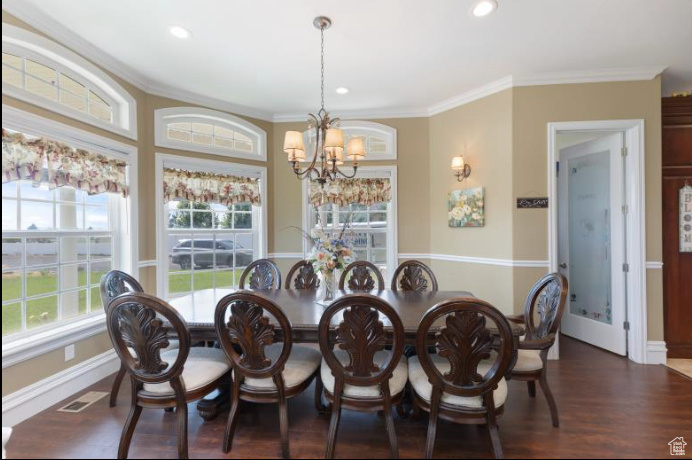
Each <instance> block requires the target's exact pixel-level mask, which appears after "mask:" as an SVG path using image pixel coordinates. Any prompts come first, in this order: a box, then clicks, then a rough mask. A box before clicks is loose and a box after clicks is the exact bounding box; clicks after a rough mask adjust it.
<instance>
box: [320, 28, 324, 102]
mask: <svg viewBox="0 0 692 460" xmlns="http://www.w3.org/2000/svg"><path fill="white" fill-rule="evenodd" d="M320 39H321V44H320V46H321V48H320V61H321V69H320V71H321V84H322V86H321V92H322V100H321V104H322V110H324V26H323V27H320Z"/></svg>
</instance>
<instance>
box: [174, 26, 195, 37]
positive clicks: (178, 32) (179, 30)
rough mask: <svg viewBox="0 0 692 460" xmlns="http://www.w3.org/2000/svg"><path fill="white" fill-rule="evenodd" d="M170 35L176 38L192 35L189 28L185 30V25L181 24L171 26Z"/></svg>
mask: <svg viewBox="0 0 692 460" xmlns="http://www.w3.org/2000/svg"><path fill="white" fill-rule="evenodd" d="M169 30H170V31H171V35H173V36H174V37H176V38H183V39H185V38H190V36H191V35H192V34H191V33H190V31H189V30H187V29H186V28H185V27H181V26H172V27H171V28H170V29H169Z"/></svg>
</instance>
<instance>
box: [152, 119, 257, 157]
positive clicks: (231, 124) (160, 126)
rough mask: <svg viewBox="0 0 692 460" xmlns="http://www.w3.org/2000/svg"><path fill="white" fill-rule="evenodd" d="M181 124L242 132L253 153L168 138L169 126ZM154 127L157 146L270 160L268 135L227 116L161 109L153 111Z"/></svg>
mask: <svg viewBox="0 0 692 460" xmlns="http://www.w3.org/2000/svg"><path fill="white" fill-rule="evenodd" d="M180 122H199V123H209V124H212V125H219V126H223V127H228V128H230V129H233V130H237V131H240V132H242V133H243V134H245V135H247V136H248V137H250V138H251V139H252V142H253V145H252V152H251V153H249V152H245V151H241V150H235V149H224V148H220V147H214V146H207V145H199V144H195V143H193V142H185V141H180V140H177V139H169V138H168V124H169V123H180ZM154 125H155V131H154V142H155V145H156V146H157V147H164V148H170V149H176V150H186V151H188V152H201V153H208V154H211V155H219V156H224V157H230V158H242V159H246V160H258V161H267V133H266V132H265V131H264V130H263V129H262V128H260V127H259V126H256V125H253V124H252V123H250V122H249V121H246V120H243V119H242V118H239V117H236V116H234V115H231V114H228V113H224V112H219V111H217V110H211V109H203V108H198V107H171V108H167V109H158V110H156V111H155V112H154Z"/></svg>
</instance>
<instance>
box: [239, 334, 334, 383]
mask: <svg viewBox="0 0 692 460" xmlns="http://www.w3.org/2000/svg"><path fill="white" fill-rule="evenodd" d="M282 350H283V345H282V344H279V343H277V344H274V345H269V346H268V347H267V348H265V349H264V354H265V355H266V356H267V358H269V359H271V360H272V362H273V361H276V360H277V359H279V356H280V355H281V351H282ZM321 361H322V354H321V353H320V352H319V351H317V350H315V349H313V348H309V347H301V346H298V345H294V346H293V349H291V354H290V356H289V357H288V361H286V365H285V367H284V370H283V373H282V375H283V378H284V385H285V387H286V388H287V389H291V388H295V387H298V386H300V385H302V384H303V383H305V381H306V380H309V379H311V378H313V377H314V375H315V372H316V371H317V369H318V368H319V366H320V362H321ZM243 387H245V388H248V389H256V390H263V389H267V390H276V385H275V384H274V380H273V379H272V378H266V379H257V378H252V377H246V378H245V381H244V382H243Z"/></svg>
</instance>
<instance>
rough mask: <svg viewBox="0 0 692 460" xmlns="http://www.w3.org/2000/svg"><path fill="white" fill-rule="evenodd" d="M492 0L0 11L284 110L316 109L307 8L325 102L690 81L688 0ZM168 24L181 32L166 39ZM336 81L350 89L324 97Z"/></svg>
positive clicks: (11, 4) (261, 0)
mask: <svg viewBox="0 0 692 460" xmlns="http://www.w3.org/2000/svg"><path fill="white" fill-rule="evenodd" d="M498 1H499V8H498V9H497V11H496V12H495V13H493V14H491V15H490V16H488V17H485V18H474V17H472V16H471V15H470V14H469V10H470V7H471V4H472V3H473V2H472V0H435V1H427V2H422V1H420V0H349V1H337V0H302V1H286V0H253V1H242V0H196V1H194V2H191V1H186V0H167V1H157V0H118V1H113V0H51V1H50V2H47V1H40V0H22V1H21V2H19V1H11V0H10V1H5V0H3V8H6V7H7V9H8V10H9V11H10V12H12V13H14V14H17V15H18V16H19V17H23V18H24V19H25V20H27V21H29V22H30V23H32V24H33V25H36V26H37V27H40V28H41V29H42V30H47V31H48V33H49V34H51V31H53V32H56V33H53V34H52V35H56V34H57V35H61V37H56V38H63V39H65V38H69V39H70V40H68V44H69V45H70V46H73V47H75V48H77V50H78V51H81V49H79V48H84V49H85V50H88V49H91V51H92V53H91V54H92V56H90V57H92V59H93V58H94V56H93V54H94V52H98V53H99V54H100V55H101V56H102V58H103V59H104V60H105V61H106V62H110V63H115V64H117V65H116V66H115V67H117V68H118V69H126V70H127V74H128V75H126V77H127V76H130V77H131V78H132V79H134V80H135V82H137V83H139V85H140V86H141V87H144V88H167V89H168V90H169V91H168V92H169V93H170V92H171V91H180V92H181V94H182V93H184V94H188V95H193V94H194V95H199V96H204V97H207V98H213V99H214V100H218V101H223V102H226V103H232V104H237V105H239V106H245V107H248V108H253V109H254V110H257V111H258V113H267V114H274V115H276V114H279V116H280V115H281V114H285V115H286V117H288V116H289V115H288V114H295V113H305V112H306V111H309V110H312V111H314V110H316V109H317V108H318V107H319V70H320V68H319V49H320V48H319V45H320V44H319V32H318V31H317V30H316V29H314V28H313V25H312V20H313V18H314V17H315V16H317V15H320V14H322V15H327V16H329V17H330V18H331V19H332V20H333V23H334V24H333V26H332V28H331V29H329V30H328V31H327V32H326V53H327V56H326V88H325V89H326V104H327V108H328V109H330V110H332V111H349V110H354V111H355V110H358V111H373V112H375V111H378V110H379V111H384V112H387V111H388V112H390V113H393V112H396V111H401V112H405V111H409V112H411V113H414V112H415V111H416V110H427V109H428V108H429V107H431V106H434V105H436V104H441V103H444V101H446V100H448V99H450V98H454V97H456V96H458V95H460V94H464V93H467V92H469V91H473V90H474V89H476V88H479V87H482V86H483V85H487V84H488V83H490V82H495V81H498V80H500V79H502V78H506V77H508V76H512V77H513V78H514V79H516V80H517V81H519V80H521V79H524V80H525V81H528V80H531V79H532V78H540V76H541V75H546V74H549V75H562V76H565V75H571V74H573V73H577V74H580V73H584V72H585V71H588V72H592V71H595V72H596V73H603V71H604V70H608V71H612V69H626V70H627V69H632V68H647V69H651V68H656V67H659V68H664V67H665V68H666V69H667V70H666V71H665V73H664V94H666V93H669V92H672V91H679V90H690V89H692V52H691V51H690V50H691V49H692V26H690V18H692V1H690V0H655V1H653V0H560V1H556V0H521V1H517V0H498ZM31 19H33V20H31ZM39 19H40V21H39ZM37 22H40V23H41V24H37ZM172 25H180V26H183V27H185V28H187V29H189V30H190V31H191V32H192V37H191V38H190V39H188V40H180V39H176V38H174V37H173V36H172V35H171V34H170V33H169V28H170V26H172ZM77 43H79V44H81V45H80V47H77V46H76V45H75V44H77ZM103 53H105V56H104V55H103ZM98 60H99V61H101V59H98ZM107 67H108V66H107ZM112 67H114V66H110V68H112ZM338 86H346V87H348V88H350V93H349V94H347V95H337V94H336V93H335V88H336V87H338Z"/></svg>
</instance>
